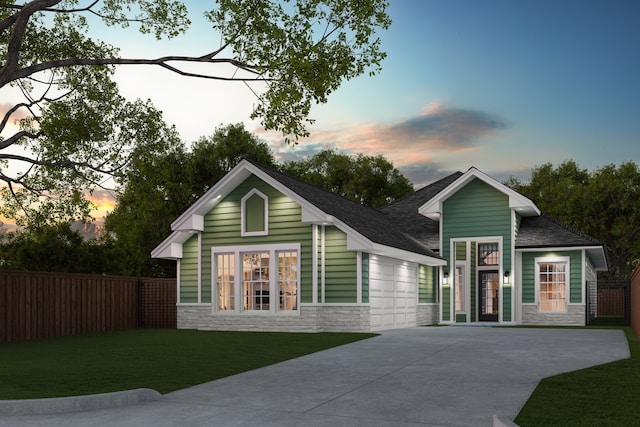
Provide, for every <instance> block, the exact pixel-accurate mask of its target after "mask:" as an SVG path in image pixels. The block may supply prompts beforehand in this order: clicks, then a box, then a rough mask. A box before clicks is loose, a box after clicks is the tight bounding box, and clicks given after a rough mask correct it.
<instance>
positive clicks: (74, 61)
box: [0, 51, 269, 87]
mask: <svg viewBox="0 0 640 427" xmlns="http://www.w3.org/2000/svg"><path fill="white" fill-rule="evenodd" d="M216 52H219V51H216ZM216 52H213V53H216ZM213 53H211V54H207V55H204V56H199V57H196V56H164V57H161V58H155V59H140V58H66V59H59V60H55V61H45V62H41V63H39V64H35V65H32V66H29V67H24V68H21V69H19V70H15V71H13V72H12V73H7V72H3V73H0V87H1V86H4V85H6V84H7V83H10V82H12V81H15V80H18V79H22V78H26V77H29V76H31V75H32V74H35V73H38V72H41V71H47V70H51V69H55V68H62V67H72V66H77V65H85V66H87V65H88V66H104V65H158V66H161V67H164V68H166V69H168V70H171V71H173V72H175V73H177V74H180V75H182V76H189V77H199V78H204V79H212V80H223V81H246V82H249V81H266V80H269V79H268V78H265V77H263V76H262V74H261V72H260V71H258V70H256V67H255V66H252V65H250V64H246V63H244V62H242V61H239V60H237V59H233V58H212V57H211V55H212V54H213ZM170 62H186V63H204V64H229V65H233V66H235V67H238V68H239V69H242V70H244V71H246V72H248V73H251V74H253V75H256V76H261V77H222V76H214V75H210V74H202V73H192V72H188V71H184V70H181V69H179V68H177V67H175V66H172V65H169V63H170ZM5 68H6V67H5ZM3 71H4V70H3Z"/></svg>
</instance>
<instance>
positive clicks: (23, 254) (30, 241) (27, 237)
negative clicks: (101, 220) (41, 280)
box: [0, 223, 116, 274]
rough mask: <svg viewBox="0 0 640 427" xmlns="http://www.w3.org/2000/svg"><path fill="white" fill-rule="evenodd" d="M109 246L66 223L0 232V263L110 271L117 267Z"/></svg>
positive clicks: (15, 266)
mask: <svg viewBox="0 0 640 427" xmlns="http://www.w3.org/2000/svg"><path fill="white" fill-rule="evenodd" d="M109 250H110V247H109V246H108V245H103V244H102V243H100V242H97V241H96V240H88V241H87V240H83V238H82V236H81V235H80V233H78V232H77V231H74V230H72V229H71V226H70V224H69V223H60V224H57V225H53V226H52V225H43V226H39V227H32V228H29V229H23V230H20V231H16V232H12V233H3V234H0V267H1V268H4V269H12V270H31V271H58V272H66V273H95V274H103V273H106V274H109V273H113V272H114V268H115V267H116V266H115V265H114V263H113V258H112V257H111V254H110V253H109Z"/></svg>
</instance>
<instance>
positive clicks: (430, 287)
mask: <svg viewBox="0 0 640 427" xmlns="http://www.w3.org/2000/svg"><path fill="white" fill-rule="evenodd" d="M435 277H436V275H435V271H434V268H433V267H429V266H426V265H420V266H419V267H418V302H422V303H435V302H437V301H438V297H437V295H438V292H437V289H438V288H437V286H436V281H435Z"/></svg>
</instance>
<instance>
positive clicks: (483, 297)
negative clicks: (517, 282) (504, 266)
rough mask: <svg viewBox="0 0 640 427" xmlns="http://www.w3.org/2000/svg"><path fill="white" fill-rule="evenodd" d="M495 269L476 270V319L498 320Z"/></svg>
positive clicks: (497, 277)
mask: <svg viewBox="0 0 640 427" xmlns="http://www.w3.org/2000/svg"><path fill="white" fill-rule="evenodd" d="M498 279H499V276H498V272H497V271H479V272H478V280H479V281H478V295H479V296H480V297H479V298H478V303H479V310H478V320H479V321H481V322H497V321H498V310H499V302H498V292H499V287H500V283H499V282H498Z"/></svg>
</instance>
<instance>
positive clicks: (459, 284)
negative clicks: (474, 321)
mask: <svg viewBox="0 0 640 427" xmlns="http://www.w3.org/2000/svg"><path fill="white" fill-rule="evenodd" d="M455 280H456V284H455V288H456V296H455V298H456V312H458V313H461V312H464V311H465V304H464V300H465V295H464V288H465V278H464V265H457V266H456V277H455Z"/></svg>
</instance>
